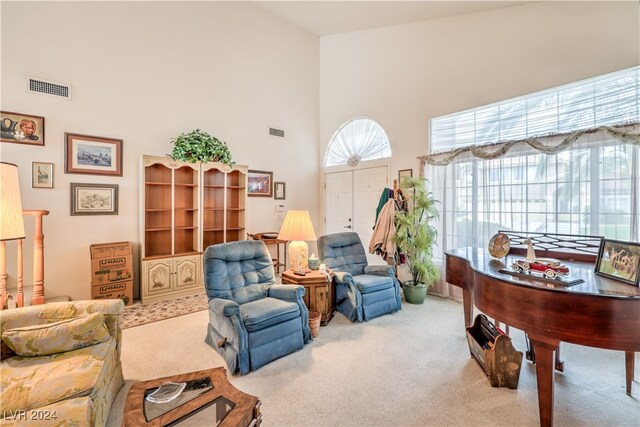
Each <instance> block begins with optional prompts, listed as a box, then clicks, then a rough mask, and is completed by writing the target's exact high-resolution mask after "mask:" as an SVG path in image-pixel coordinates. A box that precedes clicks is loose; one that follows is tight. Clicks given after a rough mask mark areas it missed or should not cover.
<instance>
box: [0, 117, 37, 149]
mask: <svg viewBox="0 0 640 427" xmlns="http://www.w3.org/2000/svg"><path fill="white" fill-rule="evenodd" d="M0 141H2V142H13V143H15V144H27V145H44V117H41V116H32V115H30V114H22V113H12V112H11V111H0Z"/></svg>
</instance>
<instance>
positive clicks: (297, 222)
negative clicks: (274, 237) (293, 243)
mask: <svg viewBox="0 0 640 427" xmlns="http://www.w3.org/2000/svg"><path fill="white" fill-rule="evenodd" d="M278 239H280V240H302V241H304V240H316V233H315V231H313V224H312V223H311V216H310V215H309V211H288V212H287V216H286V217H285V218H284V223H283V224H282V228H280V234H278Z"/></svg>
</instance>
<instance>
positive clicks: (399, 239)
mask: <svg viewBox="0 0 640 427" xmlns="http://www.w3.org/2000/svg"><path fill="white" fill-rule="evenodd" d="M425 182H426V180H425V179H424V178H415V179H414V178H411V177H403V179H402V182H401V183H400V188H402V189H404V194H405V195H409V200H408V203H407V206H408V207H407V209H406V210H400V211H398V212H396V214H395V223H396V224H395V225H396V235H395V241H396V245H397V246H398V249H399V250H400V252H401V253H404V255H405V256H406V264H407V267H408V268H409V273H410V274H411V280H408V281H405V282H403V284H402V291H403V293H404V297H405V300H406V301H407V302H408V303H411V304H422V303H424V299H425V297H426V295H427V289H429V287H431V285H433V284H434V283H435V281H436V280H438V278H439V277H440V273H439V271H438V269H437V267H436V266H435V264H434V263H433V245H434V244H435V242H436V238H437V230H436V228H435V227H434V226H433V225H432V221H433V220H435V219H437V218H438V215H439V214H438V210H437V208H436V205H437V204H438V203H439V202H438V201H437V200H435V199H434V198H433V195H432V194H431V193H427V190H426V188H425Z"/></svg>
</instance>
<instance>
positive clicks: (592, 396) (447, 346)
mask: <svg viewBox="0 0 640 427" xmlns="http://www.w3.org/2000/svg"><path fill="white" fill-rule="evenodd" d="M207 317H208V312H206V311H201V312H198V313H193V314H189V315H186V316H181V317H176V318H173V319H168V320H164V321H162V322H156V323H152V324H148V325H143V326H140V327H136V328H131V329H127V330H125V331H124V345H123V353H122V361H123V369H124V376H125V379H126V380H127V384H126V385H125V387H124V388H123V389H122V390H121V391H120V393H119V394H118V396H117V398H116V401H115V403H114V405H113V409H112V411H111V415H110V418H109V423H108V425H110V426H114V427H115V426H120V424H121V422H122V411H123V407H124V400H125V396H126V393H127V390H128V388H129V387H130V384H131V382H132V381H133V380H144V379H151V378H156V377H161V376H167V375H172V374H178V373H183V372H189V371H195V370H199V369H207V368H211V367H215V366H224V362H223V360H222V359H221V358H220V357H219V356H218V354H217V353H216V352H215V351H214V350H213V349H211V348H210V347H209V346H208V345H207V344H205V343H204V336H205V330H206V325H207ZM511 335H512V337H513V340H514V345H515V346H516V348H517V349H518V350H520V351H524V349H525V345H524V339H523V334H522V333H521V332H520V331H517V330H512V332H511ZM563 359H564V360H565V362H566V370H565V372H564V373H557V374H556V376H555V384H556V387H555V425H556V426H639V425H640V402H639V400H638V397H639V396H640V384H638V383H637V382H634V389H633V396H632V397H629V396H627V395H626V394H625V376H624V354H623V353H621V352H614V351H607V350H599V349H593V348H588V347H580V346H573V345H568V344H563ZM636 364H637V365H638V366H639V367H640V360H636ZM638 370H640V368H638V369H637V370H636V372H637V373H636V378H637V377H638ZM230 380H231V382H232V384H233V385H234V386H235V387H237V388H239V389H240V390H242V391H245V392H247V393H250V394H253V395H256V396H258V397H259V398H260V399H261V400H262V413H263V419H264V425H265V426H315V425H317V426H343V425H344V426H537V425H539V421H538V404H537V391H536V381H535V366H534V365H531V364H530V363H529V362H528V361H524V362H523V367H522V371H521V375H520V384H519V387H518V390H508V389H505V388H492V387H491V386H490V385H489V380H488V379H487V378H486V376H485V375H484V373H483V372H482V371H481V369H480V367H479V366H478V365H477V363H476V362H475V361H474V360H472V359H471V358H470V356H469V350H468V348H467V343H466V339H465V335H464V328H463V315H462V304H460V303H456V302H453V301H450V300H443V299H439V298H437V297H429V298H427V301H426V302H425V304H424V305H423V306H415V305H408V304H405V305H404V310H402V311H401V312H398V313H396V314H393V315H387V316H383V317H379V318H377V319H374V320H372V321H370V322H367V323H363V324H353V323H351V322H349V321H348V320H347V319H346V318H345V317H343V316H342V315H340V314H337V315H336V316H335V317H334V318H333V320H331V322H330V324H329V325H328V326H325V327H322V328H321V329H320V335H319V336H318V337H317V338H316V339H315V341H313V342H312V343H311V344H309V345H307V346H305V348H304V349H303V350H301V351H298V352H296V353H294V354H291V355H289V356H286V357H284V358H281V359H279V360H276V361H274V362H272V363H270V364H268V365H266V366H264V367H263V368H261V369H259V370H258V371H256V372H252V373H250V374H248V375H245V376H242V377H240V376H232V377H231V378H230ZM206 411H207V410H205V411H203V412H201V413H200V416H199V417H198V418H191V419H187V420H186V421H184V422H183V423H181V424H180V425H181V426H205V425H207V424H208V422H207V421H206V420H207V418H206Z"/></svg>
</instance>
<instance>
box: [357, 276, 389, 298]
mask: <svg viewBox="0 0 640 427" xmlns="http://www.w3.org/2000/svg"><path fill="white" fill-rule="evenodd" d="M353 281H354V282H355V283H356V286H357V287H358V289H359V290H360V292H361V293H362V294H368V293H371V292H378V291H381V290H383V289H389V288H393V279H392V278H391V277H389V276H375V275H373V274H361V275H359V276H354V277H353Z"/></svg>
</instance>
